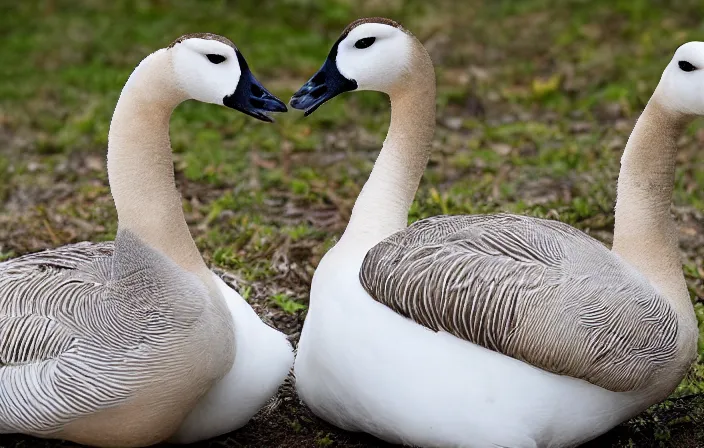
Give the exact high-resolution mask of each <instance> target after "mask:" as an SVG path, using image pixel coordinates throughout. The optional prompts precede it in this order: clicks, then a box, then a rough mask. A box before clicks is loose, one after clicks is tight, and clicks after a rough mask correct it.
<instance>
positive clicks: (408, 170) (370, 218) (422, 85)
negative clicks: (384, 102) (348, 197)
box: [341, 44, 435, 244]
mask: <svg viewBox="0 0 704 448" xmlns="http://www.w3.org/2000/svg"><path fill="white" fill-rule="evenodd" d="M418 46H419V47H420V48H418V49H417V50H416V53H418V55H417V56H416V58H415V61H414V62H415V67H413V70H412V72H411V73H412V75H411V76H409V79H408V80H407V82H406V83H405V84H404V87H403V89H400V88H399V89H397V91H395V92H393V93H392V94H391V95H390V98H391V125H390V126H389V132H388V134H387V137H386V140H385V141H384V145H383V147H382V148H381V152H380V153H379V157H378V158H377V160H376V163H375V164H374V169H373V170H372V173H371V175H370V176H369V180H367V182H366V183H365V184H364V187H363V188H362V191H361V193H360V194H359V197H358V198H357V201H356V202H355V204H354V208H353V209H352V216H351V218H350V222H349V224H348V225H347V229H346V230H345V233H344V235H343V236H342V239H349V241H353V242H354V241H356V242H358V243H360V244H365V243H366V244H376V243H377V242H379V241H381V240H382V239H384V238H386V237H387V236H389V235H391V234H393V233H394V232H397V231H399V230H402V229H404V228H406V226H407V225H408V211H409V209H410V206H411V203H412V202H413V198H414V197H415V194H416V191H417V190H418V184H419V183H420V179H421V177H423V172H424V171H425V167H426V165H427V164H428V158H429V156H430V149H431V145H432V139H433V133H434V131H435V73H434V70H433V65H432V62H431V61H430V57H429V56H428V54H427V52H426V51H425V49H423V48H422V46H421V45H420V44H418ZM342 239H341V241H342Z"/></svg>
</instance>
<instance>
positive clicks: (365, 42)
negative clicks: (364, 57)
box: [354, 37, 376, 50]
mask: <svg viewBox="0 0 704 448" xmlns="http://www.w3.org/2000/svg"><path fill="white" fill-rule="evenodd" d="M375 40H376V37H365V38H364V39H359V40H358V41H357V42H355V43H354V47H355V48H359V49H360V50H361V49H363V48H368V47H371V46H372V44H373V43H374V41H375Z"/></svg>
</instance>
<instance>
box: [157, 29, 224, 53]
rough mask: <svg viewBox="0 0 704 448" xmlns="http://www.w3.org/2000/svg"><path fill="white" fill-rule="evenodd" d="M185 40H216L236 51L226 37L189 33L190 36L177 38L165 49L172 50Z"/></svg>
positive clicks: (185, 35)
mask: <svg viewBox="0 0 704 448" xmlns="http://www.w3.org/2000/svg"><path fill="white" fill-rule="evenodd" d="M187 39H206V40H216V41H218V42H222V43H223V44H225V45H228V46H230V47H232V48H234V49H235V51H236V50H237V47H235V44H233V43H232V41H231V40H230V39H228V38H227V37H222V36H219V35H217V34H211V33H191V34H184V35H183V36H181V37H179V38H178V39H176V40H175V41H173V42H172V43H171V45H169V46H168V47H167V48H173V47H174V46H175V45H176V44H180V43H181V42H183V41H184V40H187Z"/></svg>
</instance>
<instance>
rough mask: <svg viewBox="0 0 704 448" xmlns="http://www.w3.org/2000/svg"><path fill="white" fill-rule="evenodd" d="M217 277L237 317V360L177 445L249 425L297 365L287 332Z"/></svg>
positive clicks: (191, 417)
mask: <svg viewBox="0 0 704 448" xmlns="http://www.w3.org/2000/svg"><path fill="white" fill-rule="evenodd" d="M213 276H214V277H215V281H216V283H217V285H218V286H219V287H220V291H221V292H222V294H223V297H224V298H225V301H226V302H227V306H228V308H229V309H230V313H231V314H232V319H233V321H234V329H235V341H236V353H235V362H234V364H233V366H232V369H231V370H230V371H229V372H228V373H227V374H226V375H225V377H224V378H223V379H222V380H220V382H219V383H218V384H216V385H215V387H213V388H212V389H211V390H210V392H208V394H207V395H206V396H205V397H203V399H202V400H201V401H200V402H199V403H198V405H197V406H196V407H195V408H194V409H193V411H192V412H191V413H190V415H189V416H188V417H187V418H186V420H185V421H184V422H183V424H182V425H181V427H180V428H179V430H178V432H177V433H176V434H175V435H174V436H173V437H172V440H171V441H172V442H176V443H192V442H195V441H199V440H204V439H208V438H211V437H215V436H218V435H221V434H225V433H228V432H231V431H234V430H236V429H238V428H241V427H242V426H244V425H245V424H246V423H247V422H248V421H249V419H250V418H252V416H254V414H256V413H257V411H259V409H261V408H262V406H264V405H265V404H266V402H267V401H268V400H269V399H271V398H272V397H273V396H274V394H276V391H277V390H278V388H279V385H281V383H282V382H283V381H284V379H285V378H286V376H287V375H288V373H289V370H290V368H291V365H292V364H293V351H292V348H291V344H290V343H289V342H288V340H287V339H286V336H285V335H284V334H283V333H281V332H279V331H277V330H275V329H274V328H271V327H270V326H268V325H266V324H265V323H264V322H262V321H261V319H260V318H259V316H257V314H256V313H255V312H254V310H253V309H252V307H251V306H249V304H248V303H247V302H246V301H245V300H244V299H243V298H242V296H240V295H239V294H238V293H237V292H236V291H235V290H233V289H232V288H230V287H229V286H228V285H227V284H226V283H225V282H224V281H222V279H220V277H218V276H217V275H215V274H213Z"/></svg>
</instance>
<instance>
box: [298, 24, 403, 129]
mask: <svg viewBox="0 0 704 448" xmlns="http://www.w3.org/2000/svg"><path fill="white" fill-rule="evenodd" d="M416 43H417V40H416V39H415V38H414V37H413V36H412V35H411V34H409V33H408V32H407V31H406V30H404V29H403V28H402V27H401V26H400V25H399V24H398V23H396V22H394V21H393V20H390V19H384V18H370V19H359V20H356V21H354V22H352V23H351V24H350V25H349V26H348V27H347V28H346V29H345V30H344V31H343V32H342V35H341V36H340V38H339V39H338V40H337V42H335V44H334V45H333V46H332V49H331V50H330V53H329V54H328V57H327V59H326V60H325V63H324V64H323V66H322V67H321V68H320V70H318V72H317V73H316V74H315V75H313V77H312V78H311V79H310V80H309V81H308V82H307V83H305V84H304V85H303V87H301V88H300V89H299V90H298V92H296V93H295V94H294V95H293V97H292V98H291V106H292V107H293V108H295V109H300V110H304V111H305V115H306V116H307V115H310V114H311V113H313V112H314V111H315V110H316V109H317V108H318V107H320V106H321V105H322V104H323V103H325V102H326V101H328V100H330V99H332V98H334V97H336V96H337V95H339V94H341V93H343V92H349V91H352V90H375V91H379V92H383V93H386V94H392V92H393V91H394V90H395V88H396V87H397V85H398V84H399V83H400V82H401V81H402V80H403V79H404V78H405V77H406V76H407V75H408V74H409V73H410V72H411V65H412V62H413V59H414V50H415V48H416V45H415V44H416Z"/></svg>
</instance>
